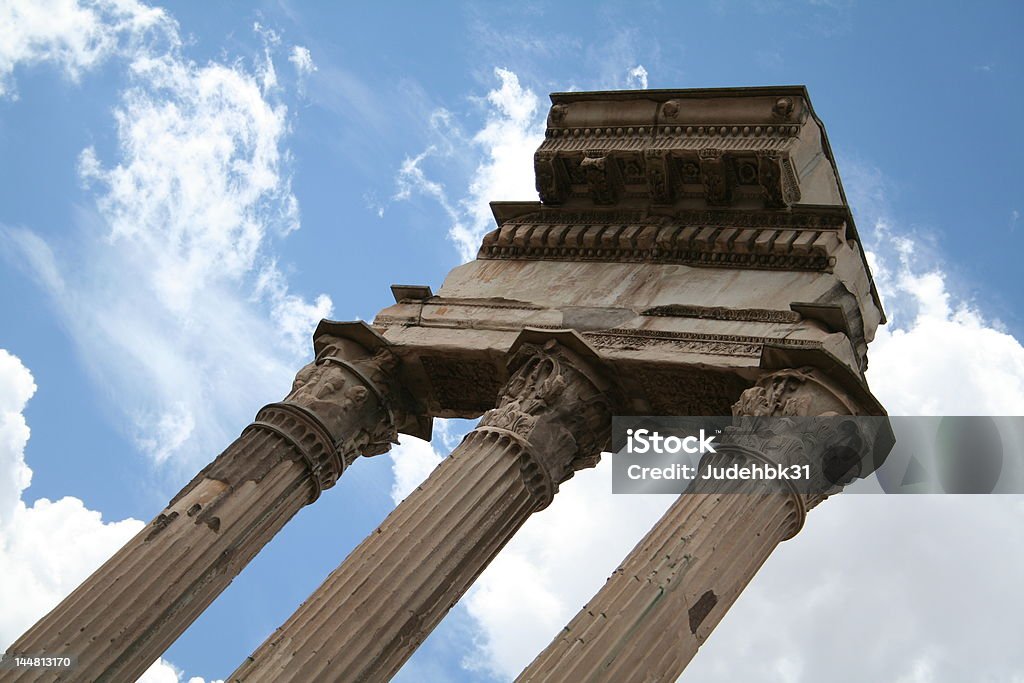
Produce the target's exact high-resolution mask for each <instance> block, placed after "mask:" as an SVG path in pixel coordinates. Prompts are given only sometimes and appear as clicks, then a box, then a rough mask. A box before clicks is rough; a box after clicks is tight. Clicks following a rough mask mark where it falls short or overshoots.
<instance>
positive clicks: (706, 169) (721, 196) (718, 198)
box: [698, 147, 732, 206]
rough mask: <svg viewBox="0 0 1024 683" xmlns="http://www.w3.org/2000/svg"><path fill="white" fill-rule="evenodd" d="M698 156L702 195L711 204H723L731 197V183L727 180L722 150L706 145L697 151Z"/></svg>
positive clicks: (726, 168)
mask: <svg viewBox="0 0 1024 683" xmlns="http://www.w3.org/2000/svg"><path fill="white" fill-rule="evenodd" d="M698 156H699V158H700V175H701V182H703V183H704V196H705V198H706V199H707V201H708V204H711V205H712V206H724V205H727V204H728V203H729V201H730V200H731V199H732V184H731V183H730V182H729V174H728V166H727V164H726V163H725V159H724V158H723V156H722V151H721V150H718V149H715V148H713V147H706V148H704V149H702V150H700V152H699V153H698Z"/></svg>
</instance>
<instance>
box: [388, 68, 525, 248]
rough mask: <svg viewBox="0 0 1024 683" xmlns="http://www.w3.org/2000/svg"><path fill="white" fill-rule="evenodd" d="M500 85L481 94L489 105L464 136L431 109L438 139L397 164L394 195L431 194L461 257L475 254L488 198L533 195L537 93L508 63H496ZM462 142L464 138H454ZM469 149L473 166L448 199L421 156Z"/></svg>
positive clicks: (487, 224) (487, 216)
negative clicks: (461, 187)
mask: <svg viewBox="0 0 1024 683" xmlns="http://www.w3.org/2000/svg"><path fill="white" fill-rule="evenodd" d="M494 75H495V76H496V77H497V78H498V80H499V81H500V82H501V85H500V87H498V88H496V89H494V90H491V91H490V92H488V93H487V96H486V97H485V98H483V100H482V102H485V103H486V104H487V105H488V106H489V109H488V110H487V112H486V121H485V123H484V125H483V127H482V128H481V129H480V130H479V131H477V132H476V133H475V134H474V135H473V136H472V137H470V138H468V139H467V138H465V137H464V136H463V134H462V133H461V131H459V129H458V128H457V127H455V126H454V124H453V123H452V120H451V116H450V114H449V113H448V112H446V111H444V110H440V111H436V112H434V114H433V115H432V119H433V120H432V123H433V124H434V129H435V130H436V131H437V132H438V135H439V137H440V138H441V141H440V142H439V143H438V144H435V145H432V146H430V147H428V148H427V149H426V150H425V151H424V152H422V153H420V154H419V155H417V156H415V157H410V158H407V159H406V160H405V162H404V163H403V164H402V167H401V169H400V170H399V173H398V178H397V183H398V192H397V193H396V195H395V197H394V199H399V200H401V199H408V198H409V197H411V196H412V194H413V192H418V193H421V194H424V195H426V196H429V197H432V198H433V199H434V200H436V201H437V202H438V203H439V204H440V206H441V208H442V209H443V210H444V212H445V213H446V214H447V215H448V217H449V219H450V220H451V227H450V228H449V230H448V237H449V238H451V240H452V241H453V242H455V245H456V247H457V248H458V250H459V254H460V256H461V257H462V259H463V260H464V261H469V260H471V259H473V258H474V257H475V256H476V252H477V249H479V247H480V239H481V238H482V237H483V235H484V233H485V232H487V231H488V230H490V228H491V226H492V223H493V218H492V217H491V209H490V202H492V201H499V200H507V199H521V200H528V199H532V198H536V196H537V191H536V189H535V188H534V183H533V152H534V150H535V149H536V148H537V146H538V145H540V142H541V140H543V138H544V118H543V115H542V112H541V111H540V109H539V100H538V98H537V95H536V94H535V93H534V92H533V91H532V90H530V89H529V88H524V87H523V86H522V85H521V84H520V83H519V78H518V76H516V74H514V73H513V72H511V71H509V70H507V69H501V68H498V69H495V70H494ZM453 139H454V140H455V141H456V142H466V143H467V144H464V145H460V144H453ZM467 148H468V149H470V150H472V151H471V152H470V153H471V154H472V155H473V156H474V158H475V159H476V161H475V162H474V165H475V169H474V170H473V172H472V175H471V179H470V181H469V183H468V189H467V191H466V192H465V193H464V194H463V195H462V196H461V197H459V198H458V199H451V198H450V197H449V195H448V191H447V190H446V188H445V186H444V185H443V184H442V183H440V182H437V181H436V180H432V179H431V178H430V177H429V176H428V174H427V173H426V171H425V170H424V164H425V162H426V161H427V160H428V159H430V158H432V157H438V158H440V159H442V160H443V159H445V158H448V157H451V156H452V155H455V154H462V153H465V152H466V149H467Z"/></svg>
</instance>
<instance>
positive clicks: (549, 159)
mask: <svg viewBox="0 0 1024 683" xmlns="http://www.w3.org/2000/svg"><path fill="white" fill-rule="evenodd" d="M533 169H534V173H535V174H536V176H537V194H539V195H540V200H541V201H542V202H544V203H545V204H561V203H562V202H563V201H564V200H565V193H566V187H565V184H564V183H563V182H562V179H561V177H560V173H559V171H560V170H561V169H560V168H559V163H558V159H557V158H556V157H555V155H554V154H551V153H544V152H539V151H538V152H537V153H536V154H534V156H533Z"/></svg>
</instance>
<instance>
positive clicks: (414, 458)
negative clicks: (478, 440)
mask: <svg viewBox="0 0 1024 683" xmlns="http://www.w3.org/2000/svg"><path fill="white" fill-rule="evenodd" d="M388 457H390V458H391V472H392V474H393V475H394V477H395V481H394V484H392V486H391V500H392V501H394V503H395V505H398V504H399V503H401V502H402V501H403V500H405V498H406V497H407V496H408V495H409V494H410V493H412V492H413V491H415V490H416V487H417V486H419V485H420V484H421V483H423V480H424V479H426V478H427V477H428V476H429V475H430V473H431V472H433V471H434V468H435V467H437V466H438V465H439V464H441V460H443V459H444V456H442V455H441V454H440V453H438V452H437V451H436V450H434V448H433V446H431V445H430V442H429V441H424V440H423V439H417V438H415V437H412V436H403V437H402V443H401V444H400V445H398V446H394V447H393V448H392V449H391V450H390V451H388Z"/></svg>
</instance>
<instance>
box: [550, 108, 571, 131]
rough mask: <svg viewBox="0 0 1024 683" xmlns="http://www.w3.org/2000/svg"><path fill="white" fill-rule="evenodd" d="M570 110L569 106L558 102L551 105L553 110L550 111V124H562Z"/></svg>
mask: <svg viewBox="0 0 1024 683" xmlns="http://www.w3.org/2000/svg"><path fill="white" fill-rule="evenodd" d="M568 112H569V108H568V107H567V106H565V105H564V104H556V105H553V106H552V107H551V111H549V112H548V126H560V125H562V122H563V121H565V115H566V114H567V113H568Z"/></svg>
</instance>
